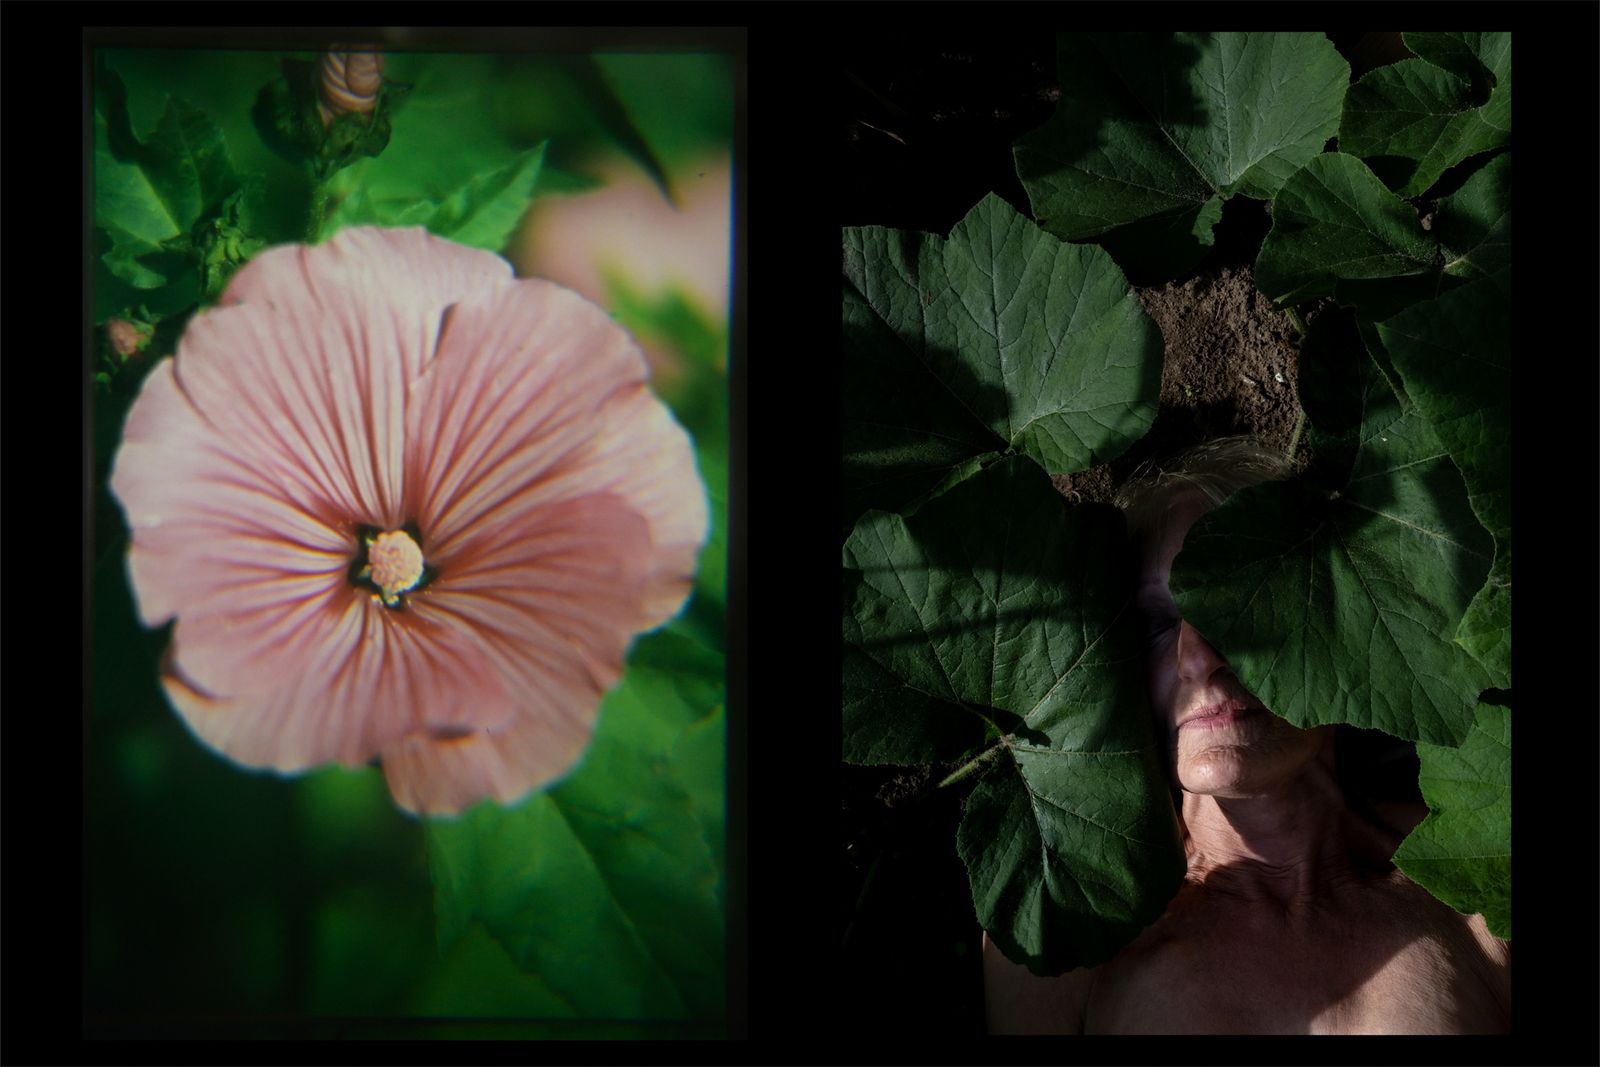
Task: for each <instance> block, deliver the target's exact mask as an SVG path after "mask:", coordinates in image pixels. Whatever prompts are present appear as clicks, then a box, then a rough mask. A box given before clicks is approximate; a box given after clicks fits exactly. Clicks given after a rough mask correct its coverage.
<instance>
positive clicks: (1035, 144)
mask: <svg viewBox="0 0 1600 1067" xmlns="http://www.w3.org/2000/svg"><path fill="white" fill-rule="evenodd" d="M1057 54H1058V66H1059V69H1060V75H1061V102H1060V103H1059V104H1058V105H1057V109H1056V113H1055V115H1054V116H1053V117H1052V118H1051V119H1050V121H1049V122H1047V123H1046V124H1045V125H1044V126H1042V127H1040V128H1039V129H1037V130H1035V131H1034V132H1032V133H1030V134H1028V135H1027V136H1025V137H1023V138H1022V139H1021V140H1020V141H1018V142H1017V146H1016V160H1017V173H1018V175H1019V176H1020V177H1021V179H1022V184H1023V186H1024V188H1026V189H1027V191H1028V197H1029V199H1030V200H1031V202H1032V205H1033V211H1034V214H1035V215H1036V216H1037V217H1038V218H1039V223H1040V225H1041V226H1043V227H1045V229H1047V230H1049V231H1050V232H1051V233H1054V234H1057V235H1059V236H1061V237H1065V238H1068V239H1076V238H1083V237H1093V236H1096V235H1099V234H1104V233H1106V232H1107V231H1109V230H1113V229H1115V228H1117V227H1121V226H1126V225H1128V224H1130V223H1135V222H1139V221H1141V220H1149V219H1154V220H1162V219H1165V220H1172V221H1173V222H1174V223H1175V224H1180V223H1181V225H1182V226H1183V227H1184V228H1185V229H1189V228H1194V227H1196V226H1197V216H1198V217H1202V218H1203V219H1204V220H1205V222H1204V225H1203V227H1201V228H1200V229H1198V230H1197V231H1196V235H1197V239H1196V240H1193V241H1187V240H1186V241H1184V242H1182V244H1181V249H1182V251H1183V258H1184V260H1186V261H1188V260H1195V261H1197V260H1198V257H1199V255H1203V254H1204V251H1205V247H1206V246H1208V245H1209V244H1210V234H1209V230H1210V224H1211V223H1214V222H1215V221H1216V218H1217V217H1218V216H1219V215H1220V211H1219V210H1218V209H1217V206H1216V205H1215V204H1213V203H1212V202H1213V201H1215V200H1219V199H1226V198H1227V197H1230V196H1234V195H1239V194H1242V195H1245V196H1252V197H1257V198H1260V199H1269V198H1271V197H1272V196H1274V195H1276V193H1277V191H1278V189H1279V188H1280V187H1281V186H1282V185H1283V183H1284V182H1285V181H1287V180H1288V179H1289V177H1290V175H1292V174H1294V172H1295V171H1297V170H1299V169H1300V168H1301V167H1302V166H1304V165H1305V163H1306V162H1307V161H1308V160H1310V159H1311V158H1312V157H1313V156H1314V155H1316V154H1317V153H1319V152H1321V151H1322V149H1323V145H1324V144H1325V142H1326V141H1327V139H1328V138H1329V137H1330V136H1332V134H1333V132H1334V130H1335V128H1336V127H1337V126H1338V123H1339V108H1340V104H1341V102H1342V101H1343V99H1344V93H1345V88H1346V87H1347V85H1348V83H1349V80H1350V67H1349V64H1347V63H1346V62H1345V61H1344V60H1343V59H1342V58H1340V56H1339V54H1338V52H1336V51H1335V50H1334V48H1333V45H1332V44H1330V43H1329V42H1328V40H1327V38H1326V37H1325V36H1324V35H1322V34H1320V33H1254V34H1249V33H1215V34H1212V33H1179V34H1164V33H1162V34H1154V33H1089V34H1084V33H1068V34H1062V35H1061V36H1060V38H1059V45H1058V50H1057ZM1146 251H1148V249H1147V250H1146ZM1192 265H1193V263H1192V262H1185V263H1178V262H1174V263H1172V264H1171V266H1172V268H1173V270H1181V269H1183V267H1185V266H1192Z"/></svg>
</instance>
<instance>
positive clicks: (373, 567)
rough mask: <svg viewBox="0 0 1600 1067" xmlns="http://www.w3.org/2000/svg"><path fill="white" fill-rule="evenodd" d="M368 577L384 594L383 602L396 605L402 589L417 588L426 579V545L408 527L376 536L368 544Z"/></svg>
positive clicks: (404, 590) (390, 605) (391, 605)
mask: <svg viewBox="0 0 1600 1067" xmlns="http://www.w3.org/2000/svg"><path fill="white" fill-rule="evenodd" d="M367 568H368V571H369V573H368V575H367V577H368V578H369V579H370V580H371V581H372V584H373V585H376V586H377V587H378V590H379V592H380V593H382V594H383V602H384V604H385V605H386V606H388V607H391V608H392V607H394V606H395V604H396V603H397V601H398V600H399V596H400V594H401V593H404V592H406V591H407V590H410V589H415V588H416V585H417V582H419V581H421V579H422V549H420V548H418V547H417V543H416V542H415V541H413V540H412V539H411V535H410V534H408V533H406V532H405V531H404V530H390V531H388V532H387V533H381V534H379V535H378V536H377V537H375V538H373V539H372V541H371V543H370V544H369V545H368V546H367Z"/></svg>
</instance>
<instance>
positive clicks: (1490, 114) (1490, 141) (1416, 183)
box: [1339, 33, 1511, 197]
mask: <svg viewBox="0 0 1600 1067" xmlns="http://www.w3.org/2000/svg"><path fill="white" fill-rule="evenodd" d="M1405 42H1406V46H1407V47H1408V48H1410V49H1411V51H1412V52H1414V53H1416V55H1417V56H1419V57H1420V58H1418V59H1405V60H1401V61H1400V62H1398V63H1394V64H1391V65H1389V66H1386V67H1379V68H1378V69H1376V70H1374V71H1372V72H1371V73H1369V74H1367V75H1365V76H1364V77H1362V78H1361V80H1360V81H1358V82H1356V83H1355V84H1354V85H1352V86H1351V87H1350V94H1349V97H1348V98H1347V99H1346V101H1345V106H1344V118H1343V121H1342V122H1341V124H1340V126H1339V148H1340V150H1341V151H1343V152H1348V153H1351V154H1353V155H1357V156H1360V157H1362V158H1363V159H1365V160H1367V162H1368V163H1369V164H1370V165H1371V167H1372V169H1373V170H1374V171H1375V172H1377V173H1378V174H1379V175H1380V176H1381V177H1382V178H1383V180H1384V184H1386V185H1387V186H1388V187H1389V188H1391V189H1393V190H1394V191H1395V192H1397V193H1398V194H1399V195H1401V196H1404V197H1413V196H1419V195H1421V194H1422V193H1424V192H1425V191H1427V190H1428V188H1429V187H1431V186H1432V185H1433V183H1434V182H1435V181H1437V180H1438V178H1439V176H1440V175H1441V174H1443V173H1444V172H1445V171H1446V170H1447V169H1449V168H1450V167H1453V166H1455V165H1456V164H1457V163H1460V162H1461V161H1462V160H1464V159H1466V158H1467V157H1468V156H1471V155H1475V154H1477V153H1479V152H1486V151H1488V150H1490V149H1492V148H1497V147H1499V146H1500V145H1502V144H1504V143H1505V142H1506V141H1507V140H1508V139H1509V138H1510V136H1511V35H1510V34H1509V33H1408V34H1406V35H1405Z"/></svg>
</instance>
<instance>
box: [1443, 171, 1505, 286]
mask: <svg viewBox="0 0 1600 1067" xmlns="http://www.w3.org/2000/svg"><path fill="white" fill-rule="evenodd" d="M1433 229H1434V232H1435V233H1436V234H1438V236H1439V243H1440V244H1441V245H1443V246H1444V249H1445V265H1444V269H1445V273H1447V274H1454V275H1458V276H1460V277H1463V278H1481V277H1484V276H1485V275H1488V274H1493V273H1494V272H1495V271H1497V270H1499V269H1500V268H1502V267H1509V266H1510V265H1511V157H1510V156H1509V155H1502V156H1498V157H1496V158H1495V159H1493V160H1491V161H1490V162H1489V163H1488V165H1487V166H1485V167H1484V168H1483V169H1481V170H1479V171H1478V172H1477V173H1476V174H1474V175H1473V176H1472V177H1470V178H1468V179H1467V180H1466V182H1465V183H1463V184H1462V186H1461V188H1460V189H1458V190H1457V191H1456V192H1455V193H1453V194H1451V195H1450V196H1446V197H1442V198H1440V200H1439V210H1438V213H1437V216H1436V218H1435V219H1434V224H1433Z"/></svg>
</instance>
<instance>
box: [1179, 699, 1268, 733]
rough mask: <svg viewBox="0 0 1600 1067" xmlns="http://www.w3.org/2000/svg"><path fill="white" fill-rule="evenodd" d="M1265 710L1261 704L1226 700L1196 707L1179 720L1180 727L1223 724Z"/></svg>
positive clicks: (1202, 726) (1204, 726)
mask: <svg viewBox="0 0 1600 1067" xmlns="http://www.w3.org/2000/svg"><path fill="white" fill-rule="evenodd" d="M1265 710H1266V708H1264V707H1262V706H1261V705H1260V704H1250V703H1247V702H1245V701H1243V700H1224V701H1220V702H1219V703H1216V704H1208V705H1206V706H1205V707H1201V708H1196V709H1195V710H1194V711H1193V712H1191V713H1190V714H1188V715H1186V716H1184V717H1183V719H1181V720H1180V721H1179V722H1178V729H1180V730H1181V729H1183V728H1184V727H1186V726H1192V727H1194V728H1197V729H1204V728H1207V727H1211V726H1222V725H1225V724H1227V723H1231V722H1236V721H1238V720H1239V719H1242V718H1245V717H1246V716H1250V715H1255V714H1257V713H1259V712H1262V711H1265Z"/></svg>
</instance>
